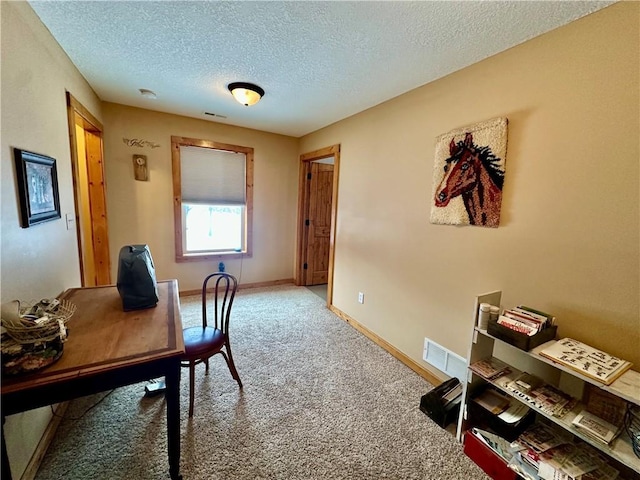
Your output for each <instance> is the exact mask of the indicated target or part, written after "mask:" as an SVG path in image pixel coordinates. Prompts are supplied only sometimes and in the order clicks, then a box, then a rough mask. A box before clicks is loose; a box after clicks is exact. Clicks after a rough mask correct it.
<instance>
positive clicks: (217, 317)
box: [202, 272, 238, 335]
mask: <svg viewBox="0 0 640 480" xmlns="http://www.w3.org/2000/svg"><path fill="white" fill-rule="evenodd" d="M210 281H211V283H212V286H211V287H209V283H210ZM236 290H238V280H236V277H234V276H233V275H231V274H229V273H224V272H217V273H212V274H211V275H209V276H207V278H205V279H204V282H203V283H202V326H203V327H206V326H207V325H208V322H207V316H208V315H207V310H209V311H210V313H212V314H213V320H214V322H215V323H214V325H212V326H214V327H215V328H219V329H220V330H222V332H223V333H224V334H225V335H226V334H227V331H228V328H229V317H230V315H231V306H232V305H233V299H234V297H235V296H236ZM208 299H212V300H213V302H212V303H211V304H210V305H209V308H207V300H208Z"/></svg>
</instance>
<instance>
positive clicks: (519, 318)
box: [498, 305, 555, 336]
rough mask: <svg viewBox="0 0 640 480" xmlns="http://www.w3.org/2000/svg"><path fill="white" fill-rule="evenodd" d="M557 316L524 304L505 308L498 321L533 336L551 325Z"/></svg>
mask: <svg viewBox="0 0 640 480" xmlns="http://www.w3.org/2000/svg"><path fill="white" fill-rule="evenodd" d="M554 322H555V317H553V316H552V315H549V314H548V313H544V312H541V311H540V310H535V309H533V308H530V307H526V306H524V305H520V306H517V307H515V308H512V309H505V310H504V311H503V312H502V315H500V317H498V323H499V324H500V325H502V326H503V327H506V328H509V329H511V330H514V331H516V332H519V333H522V334H524V335H528V336H533V335H535V334H536V333H538V332H539V331H541V330H544V329H545V328H547V327H550V326H551V325H553V324H554Z"/></svg>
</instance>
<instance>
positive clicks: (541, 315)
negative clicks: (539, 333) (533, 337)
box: [514, 305, 556, 326]
mask: <svg viewBox="0 0 640 480" xmlns="http://www.w3.org/2000/svg"><path fill="white" fill-rule="evenodd" d="M514 310H517V311H520V312H523V313H526V314H528V315H530V316H533V317H535V318H538V319H540V320H542V321H543V322H545V323H546V324H547V326H551V325H553V324H555V321H556V317H554V316H553V315H551V314H549V313H546V312H543V311H541V310H536V309H535V308H531V307H527V306H526V305H518V306H517V307H516V308H515V309H514Z"/></svg>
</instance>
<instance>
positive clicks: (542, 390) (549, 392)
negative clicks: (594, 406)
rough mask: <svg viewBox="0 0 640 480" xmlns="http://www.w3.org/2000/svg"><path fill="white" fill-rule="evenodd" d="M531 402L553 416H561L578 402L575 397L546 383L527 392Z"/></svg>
mask: <svg viewBox="0 0 640 480" xmlns="http://www.w3.org/2000/svg"><path fill="white" fill-rule="evenodd" d="M528 395H529V398H530V399H531V403H532V404H533V405H534V406H536V407H538V408H539V409H540V410H542V411H543V412H544V413H547V414H549V415H553V416H554V417H560V418H561V417H563V416H564V415H566V414H567V412H568V411H569V410H571V409H572V408H573V407H574V406H575V405H576V404H577V402H578V399H577V398H573V397H572V396H571V395H568V394H566V393H564V392H563V391H561V390H558V389H557V388H556V387H554V386H552V385H548V384H543V385H540V386H538V387H536V388H534V389H532V390H531V391H530V392H528Z"/></svg>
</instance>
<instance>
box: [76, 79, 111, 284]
mask: <svg viewBox="0 0 640 480" xmlns="http://www.w3.org/2000/svg"><path fill="white" fill-rule="evenodd" d="M67 114H68V122H69V139H70V143H71V167H72V171H73V186H74V204H75V209H76V235H77V239H78V256H79V260H80V276H81V281H82V286H84V287H88V286H96V285H109V284H111V261H110V258H109V233H108V230H107V204H106V192H105V180H104V156H103V151H102V132H103V127H102V124H101V123H100V122H99V121H98V120H97V119H96V118H95V117H93V115H91V113H90V112H89V111H88V110H87V109H86V108H84V107H83V106H82V105H81V104H80V103H79V102H78V101H77V100H76V99H75V98H73V96H72V95H71V94H70V93H68V92H67Z"/></svg>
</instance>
